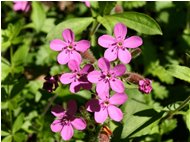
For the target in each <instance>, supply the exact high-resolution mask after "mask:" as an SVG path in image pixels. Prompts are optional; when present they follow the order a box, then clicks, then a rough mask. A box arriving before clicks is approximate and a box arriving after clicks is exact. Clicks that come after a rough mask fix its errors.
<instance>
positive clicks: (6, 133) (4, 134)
mask: <svg viewBox="0 0 190 142" xmlns="http://www.w3.org/2000/svg"><path fill="white" fill-rule="evenodd" d="M8 135H10V133H9V132H6V131H3V130H1V136H8Z"/></svg>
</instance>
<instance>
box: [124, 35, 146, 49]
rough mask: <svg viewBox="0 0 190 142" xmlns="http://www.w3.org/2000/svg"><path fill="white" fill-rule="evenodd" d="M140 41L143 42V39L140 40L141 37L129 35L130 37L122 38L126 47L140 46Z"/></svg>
mask: <svg viewBox="0 0 190 142" xmlns="http://www.w3.org/2000/svg"><path fill="white" fill-rule="evenodd" d="M142 43H143V41H142V38H141V37H139V36H131V37H129V38H127V39H125V40H124V44H123V46H124V47H127V48H136V47H139V46H141V45H142Z"/></svg>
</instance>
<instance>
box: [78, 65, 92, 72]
mask: <svg viewBox="0 0 190 142" xmlns="http://www.w3.org/2000/svg"><path fill="white" fill-rule="evenodd" d="M93 70H94V67H93V66H92V65H91V64H86V65H85V66H84V67H83V68H82V69H81V71H80V73H81V74H88V73H89V72H91V71H93Z"/></svg>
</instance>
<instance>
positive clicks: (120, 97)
mask: <svg viewBox="0 0 190 142" xmlns="http://www.w3.org/2000/svg"><path fill="white" fill-rule="evenodd" d="M127 98H128V97H127V95H126V94H125V93H116V94H115V95H113V96H112V97H111V98H110V99H109V102H110V104H113V105H121V104H124V103H125V102H126V101H127Z"/></svg>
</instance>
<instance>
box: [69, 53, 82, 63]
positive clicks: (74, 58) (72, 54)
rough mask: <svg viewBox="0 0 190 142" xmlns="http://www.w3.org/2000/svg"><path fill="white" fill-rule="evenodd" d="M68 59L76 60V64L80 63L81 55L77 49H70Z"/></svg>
mask: <svg viewBox="0 0 190 142" xmlns="http://www.w3.org/2000/svg"><path fill="white" fill-rule="evenodd" d="M70 60H75V61H77V62H78V64H80V63H81V61H82V57H81V55H80V54H79V53H78V52H77V51H72V52H71V53H70Z"/></svg>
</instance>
